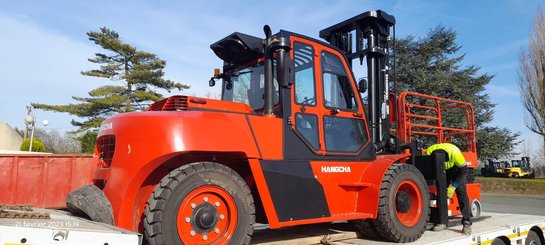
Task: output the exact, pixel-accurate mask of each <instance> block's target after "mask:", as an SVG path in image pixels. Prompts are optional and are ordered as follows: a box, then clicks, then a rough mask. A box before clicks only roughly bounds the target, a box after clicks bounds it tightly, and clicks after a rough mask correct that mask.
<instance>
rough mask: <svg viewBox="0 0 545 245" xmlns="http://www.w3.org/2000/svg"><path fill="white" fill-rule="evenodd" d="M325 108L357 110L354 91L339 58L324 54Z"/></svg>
mask: <svg viewBox="0 0 545 245" xmlns="http://www.w3.org/2000/svg"><path fill="white" fill-rule="evenodd" d="M321 58H322V81H323V89H324V106H325V107H327V108H334V109H342V110H354V111H355V110H357V109H358V104H357V103H356V97H355V95H354V90H353V89H352V86H351V84H350V80H349V79H348V75H347V74H346V70H345V69H344V66H343V63H342V62H341V60H340V59H339V57H338V56H336V55H334V54H332V53H329V52H325V51H324V52H322V55H321Z"/></svg>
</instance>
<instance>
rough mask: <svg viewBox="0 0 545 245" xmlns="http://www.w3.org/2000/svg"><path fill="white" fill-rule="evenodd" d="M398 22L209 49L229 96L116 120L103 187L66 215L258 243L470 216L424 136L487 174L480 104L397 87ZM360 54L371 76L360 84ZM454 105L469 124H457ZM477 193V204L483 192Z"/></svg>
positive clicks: (75, 197) (409, 234) (402, 231)
mask: <svg viewBox="0 0 545 245" xmlns="http://www.w3.org/2000/svg"><path fill="white" fill-rule="evenodd" d="M394 25H395V18H394V17H393V16H391V15H388V14H387V13H385V12H384V11H380V10H378V11H369V12H365V13H362V14H360V15H358V16H355V17H353V18H350V19H348V20H345V21H343V22H341V23H338V24H336V25H333V26H331V27H329V28H326V29H324V30H322V31H321V32H320V37H321V38H323V39H324V40H325V41H322V40H317V39H314V38H311V37H307V36H304V35H301V34H297V33H293V32H289V31H284V30H281V31H279V32H278V33H276V34H274V35H273V34H272V32H271V29H270V28H269V27H268V26H265V27H264V36H265V37H264V38H259V37H254V36H250V35H246V34H242V33H238V32H235V33H233V34H231V35H229V36H227V37H225V38H223V39H221V40H219V41H218V42H216V43H214V44H212V45H211V46H210V47H211V49H212V50H213V51H214V53H215V54H216V55H217V56H218V57H219V58H220V59H221V60H223V70H222V72H220V71H219V70H216V72H215V74H214V76H213V77H212V79H211V80H210V81H209V84H210V86H215V85H216V83H217V82H218V81H221V84H219V85H220V86H221V87H222V97H221V100H214V99H208V98H198V97H191V96H172V97H169V98H166V99H164V100H161V101H158V102H156V103H154V104H152V105H151V106H149V108H148V109H147V111H144V112H132V113H122V114H118V115H116V116H113V117H111V118H109V119H106V120H105V121H104V122H103V124H102V126H101V127H100V131H99V137H98V139H97V146H96V160H97V164H98V166H99V167H98V168H97V170H96V171H95V173H94V185H92V186H84V187H82V188H81V189H78V190H76V191H74V192H73V193H71V194H70V195H69V197H68V199H69V201H68V207H69V208H70V209H71V210H76V211H79V212H83V213H85V214H87V215H88V216H89V217H91V218H92V219H93V220H97V221H101V222H106V223H111V224H114V225H116V226H119V227H122V228H126V229H129V230H133V231H138V232H140V233H142V234H144V237H145V241H146V242H147V243H148V244H153V245H155V244H249V243H250V239H251V236H252V233H253V227H254V224H255V223H256V222H259V223H267V224H269V226H270V228H271V229H276V228H280V227H287V226H295V225H303V224H314V223H327V222H333V221H341V220H349V221H353V222H354V223H355V225H356V227H357V228H358V229H360V230H361V231H362V232H363V233H364V234H369V233H374V234H375V235H377V236H379V237H381V238H383V239H385V240H388V241H393V242H413V241H415V240H417V239H418V238H419V237H420V236H421V235H422V233H424V231H425V230H426V226H427V225H428V222H434V223H441V222H443V223H444V222H448V215H449V214H450V215H457V214H459V213H460V211H459V210H458V207H457V204H456V201H455V200H456V198H454V199H452V200H454V201H453V202H450V204H449V201H448V200H447V198H446V182H445V180H444V171H443V169H442V168H444V157H443V156H442V155H440V154H438V155H436V154H434V155H431V156H422V152H423V149H422V147H421V144H420V142H431V141H430V140H428V141H421V140H420V139H419V138H418V137H429V138H432V139H433V140H434V141H435V143H437V142H454V143H457V144H458V145H459V146H460V145H462V150H463V151H464V155H465V157H466V159H467V161H469V162H471V165H470V167H475V166H476V164H477V155H476V148H475V123H474V116H473V109H472V107H471V105H469V104H468V103H465V102H461V101H454V100H449V99H446V98H438V97H433V96H428V95H422V94H418V93H411V92H404V93H400V94H394V93H392V92H390V90H391V88H392V86H393V82H392V81H391V80H390V78H389V74H390V73H391V69H390V65H389V64H390V63H391V60H390V57H391V54H390V52H391V47H390V46H389V45H390V43H392V41H393V40H391V38H390V32H391V30H392V28H393V27H394ZM354 59H358V60H359V61H360V62H363V61H365V63H366V65H367V80H360V81H356V79H355V78H354V75H353V72H352V61H353V60H354ZM415 82H417V81H415ZM362 93H367V100H366V101H364V100H363V99H362V98H363V96H362ZM450 110H458V111H461V112H462V115H464V117H465V119H466V121H467V124H466V125H464V126H448V125H445V123H444V122H443V118H444V117H443V115H445V113H448V111H450ZM459 142H463V143H461V144H460V143H459ZM467 189H468V195H469V198H470V200H475V201H477V202H478V201H479V200H480V192H479V185H478V184H476V183H470V184H468V186H467ZM479 208H480V206H479Z"/></svg>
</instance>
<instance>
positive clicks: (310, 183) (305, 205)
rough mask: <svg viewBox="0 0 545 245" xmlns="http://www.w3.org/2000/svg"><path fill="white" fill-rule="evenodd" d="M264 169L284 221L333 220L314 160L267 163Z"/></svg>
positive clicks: (264, 161) (271, 192) (262, 163)
mask: <svg viewBox="0 0 545 245" xmlns="http://www.w3.org/2000/svg"><path fill="white" fill-rule="evenodd" d="M260 163H261V169H262V171H263V175H264V176H265V181H266V182H267V187H268V189H269V193H270V195H271V199H272V201H273V205H274V209H275V210H276V215H277V216H278V220H279V221H280V222H283V221H292V220H304V219H314V218H322V217H330V216H331V214H330V211H329V206H328V205H327V199H326V196H325V193H324V189H323V187H322V185H321V184H320V182H318V180H316V178H315V177H314V173H313V172H312V168H311V166H310V161H266V160H262V161H260Z"/></svg>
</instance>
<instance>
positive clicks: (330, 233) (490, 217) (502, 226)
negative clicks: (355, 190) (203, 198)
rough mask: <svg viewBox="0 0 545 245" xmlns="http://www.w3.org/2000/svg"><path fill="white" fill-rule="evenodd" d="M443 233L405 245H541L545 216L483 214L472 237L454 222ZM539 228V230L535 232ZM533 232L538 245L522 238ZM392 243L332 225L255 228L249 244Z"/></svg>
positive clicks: (349, 244) (347, 226)
mask: <svg viewBox="0 0 545 245" xmlns="http://www.w3.org/2000/svg"><path fill="white" fill-rule="evenodd" d="M450 223H451V225H453V226H450V227H449V228H448V229H446V230H443V231H437V232H434V231H429V230H428V231H426V232H424V234H423V235H422V237H421V238H420V239H419V240H417V241H416V242H413V243H409V244H415V245H416V244H457V245H458V244H472V245H473V244H475V245H480V244H544V243H543V232H544V231H545V215H521V214H509V213H490V212H483V213H482V216H481V218H480V219H479V220H477V221H475V222H474V223H473V226H472V229H473V235H471V236H465V235H464V234H463V233H462V232H461V230H462V226H461V224H460V222H459V220H457V219H454V220H453V219H451V221H450ZM538 229H539V231H538ZM530 230H533V231H534V232H536V233H538V235H539V236H540V237H539V239H540V243H531V242H530V241H526V238H527V236H528V234H529V232H530ZM494 239H496V240H494ZM328 243H329V244H337V245H351V244H354V245H356V244H357V245H359V244H393V243H391V242H385V241H382V240H380V239H373V238H366V237H361V236H359V234H358V233H357V232H356V231H355V230H354V229H352V226H350V225H348V224H343V223H337V224H334V225H332V226H324V225H310V226H304V227H292V228H286V229H281V230H268V229H266V228H265V227H259V226H257V227H256V232H255V235H254V239H253V243H252V244H260V245H288V244H289V245H306V244H328Z"/></svg>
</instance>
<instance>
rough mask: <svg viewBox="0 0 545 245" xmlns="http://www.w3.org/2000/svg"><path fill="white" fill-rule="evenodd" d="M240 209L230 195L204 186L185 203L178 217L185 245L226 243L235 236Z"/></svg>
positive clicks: (178, 226)
mask: <svg viewBox="0 0 545 245" xmlns="http://www.w3.org/2000/svg"><path fill="white" fill-rule="evenodd" d="M237 218H238V215H237V208H236V204H235V201H234V200H233V198H232V197H231V195H230V194H229V193H228V192H227V191H226V190H224V189H223V188H220V187H218V186H213V185H210V186H202V187H199V188H197V189H195V190H193V191H191V192H190V193H189V194H188V195H187V196H186V197H185V198H184V200H183V201H182V203H181V205H180V208H179V209H178V215H177V218H176V224H177V230H178V235H179V237H180V239H181V240H182V242H183V243H184V244H195V245H200V244H225V243H227V241H229V239H230V238H231V237H232V236H233V234H234V232H235V228H236V223H237Z"/></svg>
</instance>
